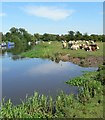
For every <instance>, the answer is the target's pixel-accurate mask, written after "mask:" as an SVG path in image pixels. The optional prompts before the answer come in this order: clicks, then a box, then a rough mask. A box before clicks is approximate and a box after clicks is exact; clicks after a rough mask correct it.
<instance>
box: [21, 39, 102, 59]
mask: <svg viewBox="0 0 105 120" xmlns="http://www.w3.org/2000/svg"><path fill="white" fill-rule="evenodd" d="M97 44H98V46H99V47H100V49H99V50H97V51H85V50H81V49H78V50H77V51H76V50H70V49H67V48H66V49H63V48H62V43H61V42H57V41H54V42H52V43H51V44H50V45H49V44H48V43H41V44H39V45H36V46H35V47H34V48H33V49H32V50H29V51H27V52H24V53H22V54H21V55H22V56H24V57H38V58H39V57H41V58H51V57H55V56H57V55H59V54H61V55H66V54H69V56H71V57H79V58H86V57H89V56H95V57H102V56H103V43H102V42H99V43H97Z"/></svg>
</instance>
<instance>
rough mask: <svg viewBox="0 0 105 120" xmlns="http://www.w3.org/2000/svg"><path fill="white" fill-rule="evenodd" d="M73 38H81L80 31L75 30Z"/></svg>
mask: <svg viewBox="0 0 105 120" xmlns="http://www.w3.org/2000/svg"><path fill="white" fill-rule="evenodd" d="M75 39H76V40H82V33H80V32H79V31H77V32H76V33H75Z"/></svg>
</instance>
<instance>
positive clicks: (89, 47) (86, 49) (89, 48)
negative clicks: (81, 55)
mask: <svg viewBox="0 0 105 120" xmlns="http://www.w3.org/2000/svg"><path fill="white" fill-rule="evenodd" d="M84 50H85V51H92V48H91V46H87V45H86V46H85V47H84Z"/></svg>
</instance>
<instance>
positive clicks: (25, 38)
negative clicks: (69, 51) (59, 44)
mask: <svg viewBox="0 0 105 120" xmlns="http://www.w3.org/2000/svg"><path fill="white" fill-rule="evenodd" d="M1 36H2V41H5V42H7V41H11V42H15V43H17V44H18V43H21V44H26V43H27V42H29V41H30V42H35V41H62V40H66V41H67V42H68V41H70V40H71V41H72V40H75V41H77V40H87V41H89V40H93V41H102V42H105V40H104V36H105V35H97V34H91V35H88V34H87V33H84V34H82V33H81V32H79V31H76V32H74V31H68V34H65V35H63V34H62V35H59V34H48V33H44V34H43V35H41V34H39V33H34V34H33V35H32V34H30V33H28V32H27V30H25V29H24V28H19V29H18V28H15V27H12V28H11V29H10V30H9V32H7V33H6V34H3V33H1Z"/></svg>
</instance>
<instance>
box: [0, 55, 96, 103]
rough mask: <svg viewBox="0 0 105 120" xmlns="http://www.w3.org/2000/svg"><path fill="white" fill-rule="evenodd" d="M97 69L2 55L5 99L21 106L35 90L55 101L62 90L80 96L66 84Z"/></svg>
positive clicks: (67, 63)
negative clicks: (51, 97) (71, 79)
mask: <svg viewBox="0 0 105 120" xmlns="http://www.w3.org/2000/svg"><path fill="white" fill-rule="evenodd" d="M14 58H15V57H14ZM0 62H1V58H0ZM96 69H97V68H92V67H91V68H90V67H89V68H83V67H80V66H78V65H75V64H73V63H71V62H62V61H60V62H59V63H56V62H53V61H51V60H48V59H40V58H23V59H21V58H20V59H13V56H12V55H11V54H9V53H5V54H4V55H3V56H2V97H5V99H6V100H7V99H9V98H11V100H12V102H13V103H14V104H18V103H20V99H22V100H23V99H24V98H25V96H26V95H28V96H30V95H33V93H34V91H37V92H39V94H45V95H47V96H49V95H51V96H53V98H54V97H56V95H57V94H58V93H59V91H60V90H63V91H64V92H65V93H67V94H69V93H74V94H77V93H78V88H77V87H75V86H70V85H68V84H66V83H65V81H67V80H69V79H70V78H73V77H76V76H80V75H81V74H83V72H82V71H93V70H96ZM0 72H1V71H0Z"/></svg>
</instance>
